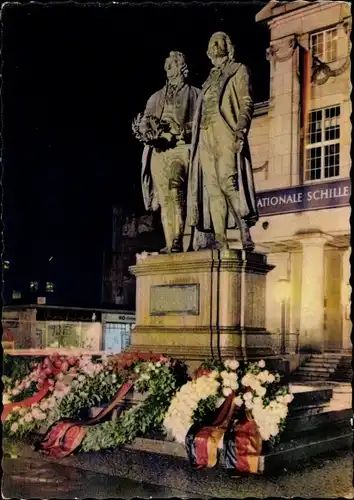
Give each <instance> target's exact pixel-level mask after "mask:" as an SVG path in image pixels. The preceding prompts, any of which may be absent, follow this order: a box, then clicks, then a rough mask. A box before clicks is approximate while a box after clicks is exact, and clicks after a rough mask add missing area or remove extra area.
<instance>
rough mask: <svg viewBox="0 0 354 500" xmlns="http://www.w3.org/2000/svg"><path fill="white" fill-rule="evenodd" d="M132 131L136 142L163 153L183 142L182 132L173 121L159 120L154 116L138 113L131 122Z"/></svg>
mask: <svg viewBox="0 0 354 500" xmlns="http://www.w3.org/2000/svg"><path fill="white" fill-rule="evenodd" d="M132 130H133V134H134V136H135V137H136V139H138V141H140V142H143V143H144V144H147V145H150V146H152V147H154V148H156V149H157V150H159V151H165V150H167V149H170V148H173V147H175V146H176V145H177V144H179V143H181V141H182V142H183V132H182V131H181V129H180V126H179V125H178V123H177V122H175V121H174V120H173V119H168V120H160V119H158V118H157V117H156V116H153V115H143V114H141V113H140V114H139V115H138V116H137V117H136V118H135V119H134V120H133V123H132Z"/></svg>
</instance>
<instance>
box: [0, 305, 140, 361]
mask: <svg viewBox="0 0 354 500" xmlns="http://www.w3.org/2000/svg"><path fill="white" fill-rule="evenodd" d="M134 324H135V314H133V313H131V312H129V311H124V310H121V311H118V310H111V309H100V308H99V309H90V308H74V307H61V306H48V305H38V304H35V305H33V304H29V305H23V306H5V308H4V310H3V315H2V326H3V331H4V332H5V334H6V335H5V336H4V339H5V342H8V341H11V344H12V345H11V349H13V350H14V351H15V352H16V353H34V352H38V353H43V352H60V353H62V354H64V353H74V352H80V353H83V352H87V353H91V354H93V353H101V352H106V353H115V354H116V353H119V352H121V351H123V350H124V349H125V348H126V347H127V346H128V345H129V343H130V335H131V330H132V328H133V327H134ZM3 347H4V348H7V344H3Z"/></svg>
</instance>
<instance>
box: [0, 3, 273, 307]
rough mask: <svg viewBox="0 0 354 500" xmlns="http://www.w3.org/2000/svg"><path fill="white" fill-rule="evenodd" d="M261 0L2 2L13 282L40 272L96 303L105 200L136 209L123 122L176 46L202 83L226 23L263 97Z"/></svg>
mask: <svg viewBox="0 0 354 500" xmlns="http://www.w3.org/2000/svg"><path fill="white" fill-rule="evenodd" d="M264 5H265V4H264V3H251V2H249V3H248V2H247V5H245V4H242V3H237V4H234V5H227V4H226V5H225V4H222V5H221V4H204V5H202V4H194V3H189V4H188V5H183V4H179V5H175V6H173V5H172V4H169V5H167V4H161V5H159V6H152V5H148V4H145V5H138V4H136V5H134V4H133V5H130V6H119V5H111V6H107V7H104V6H89V5H88V4H87V5H78V4H76V5H74V4H67V5H60V4H57V5H54V4H48V5H36V4H34V5H24V6H21V5H7V6H6V7H5V8H3V10H2V23H3V33H2V35H3V36H2V43H3V45H2V55H3V88H2V99H3V103H2V111H3V141H4V143H3V144H4V148H3V167H4V178H3V186H4V214H3V220H4V224H5V232H4V239H5V254H4V256H5V257H4V258H7V259H9V260H10V262H11V286H12V287H14V288H15V289H18V290H25V288H26V287H28V283H29V281H30V280H36V279H44V280H46V279H48V280H51V281H54V283H55V285H56V289H57V291H58V295H57V296H58V301H59V302H61V303H63V302H64V303H66V304H71V305H89V304H98V303H99V301H100V294H101V271H102V252H103V251H104V250H105V249H109V248H110V239H111V220H112V215H111V214H112V211H111V207H112V204H114V203H115V204H118V205H120V206H123V207H124V208H125V209H126V211H127V212H128V213H129V212H131V211H133V210H134V211H136V212H137V213H138V214H140V213H144V209H143V206H142V197H141V192H140V158H141V152H142V147H141V145H140V144H139V143H138V142H137V141H136V140H135V139H134V138H133V137H132V132H131V122H132V119H133V118H134V117H135V116H136V114H137V113H138V112H140V111H142V110H143V109H144V106H145V102H146V100H147V98H148V97H149V96H150V95H151V94H152V93H153V92H155V91H157V90H158V89H160V88H162V87H163V85H164V82H165V73H164V69H163V66H164V60H165V58H166V56H167V55H168V53H169V51H170V50H179V51H182V52H184V53H185V54H186V55H187V58H188V66H189V69H190V81H191V83H192V84H194V85H196V86H200V85H201V84H202V83H203V81H204V80H205V79H206V77H207V75H208V72H209V70H210V61H209V60H208V58H207V56H206V50H207V44H208V40H209V38H210V36H211V35H212V34H213V33H214V32H215V31H220V30H222V31H226V32H227V33H228V34H229V35H230V37H231V38H232V40H233V42H234V44H235V49H236V51H235V56H236V60H239V61H242V62H244V63H246V64H247V65H248V66H249V67H250V69H251V72H252V75H253V88H254V100H255V101H256V102H257V101H264V100H267V99H268V93H269V67H268V65H269V63H268V61H267V60H266V59H265V50H266V47H267V46H268V32H267V28H266V27H265V26H263V25H258V24H256V23H255V15H256V14H257V12H259V11H260V10H261V8H262V7H263V6H264ZM52 255H53V256H54V258H53V260H52V261H51V262H50V263H49V262H48V259H49V257H50V256H52ZM9 276H10V275H9ZM9 284H10V280H9Z"/></svg>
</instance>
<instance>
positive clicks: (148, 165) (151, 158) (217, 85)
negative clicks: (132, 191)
mask: <svg viewBox="0 0 354 500" xmlns="http://www.w3.org/2000/svg"><path fill="white" fill-rule="evenodd" d="M207 55H208V57H209V59H210V60H211V62H212V64H213V68H212V69H211V71H210V74H209V76H208V78H207V80H206V81H205V83H204V84H203V86H202V89H201V90H200V89H197V88H196V87H192V86H191V85H188V83H186V78H187V76H188V69H187V65H186V59H185V56H184V55H183V54H182V53H180V52H171V53H170V55H169V57H168V58H167V59H166V62H165V71H166V74H167V83H166V85H165V86H164V87H163V89H161V90H159V91H158V92H156V93H155V94H153V95H152V96H151V97H150V99H149V100H148V102H147V105H146V109H145V112H144V113H143V114H142V115H139V116H138V117H137V119H136V120H135V122H134V123H133V130H134V133H135V135H136V137H137V138H138V139H139V140H140V141H142V142H143V143H144V144H145V147H144V152H143V165H142V190H143V197H144V203H145V208H146V209H147V210H157V209H158V207H159V206H160V208H161V218H162V224H163V229H164V234H165V239H166V247H165V248H163V249H162V250H161V253H170V252H182V251H183V234H184V230H185V225H188V226H190V227H191V228H194V230H196V231H197V232H199V234H200V233H202V234H203V233H212V234H213V235H214V241H213V247H214V248H218V249H227V248H228V242H227V238H226V231H227V229H234V228H238V229H239V230H240V234H241V241H242V246H243V249H244V250H248V251H252V250H253V249H254V243H253V241H252V238H251V235H250V230H249V228H250V227H251V226H253V225H254V224H255V223H256V222H257V220H258V213H257V206H256V199H255V189H254V181H253V173H252V165H251V156H250V151H249V146H248V141H247V135H248V131H249V128H250V125H251V120H252V116H253V100H252V95H251V83H250V77H249V72H248V69H247V68H246V66H244V65H243V64H241V63H237V62H235V61H234V48H233V45H232V43H231V40H230V38H229V36H228V35H226V34H225V33H222V32H218V33H215V34H214V35H213V36H212V37H211V39H210V41H209V45H208V52H207Z"/></svg>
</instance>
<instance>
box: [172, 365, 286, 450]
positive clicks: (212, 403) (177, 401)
mask: <svg viewBox="0 0 354 500" xmlns="http://www.w3.org/2000/svg"><path fill="white" fill-rule="evenodd" d="M264 368H265V362H264V361H263V360H262V361H259V362H258V363H243V364H242V365H240V364H239V362H238V361H237V360H235V359H229V360H225V361H219V360H216V361H214V360H207V361H205V362H204V363H203V364H202V365H201V366H200V368H199V369H198V370H197V372H196V378H195V379H194V380H192V381H190V382H188V383H187V384H186V385H185V386H183V387H182V388H181V389H180V390H179V391H178V392H177V393H176V395H175V396H174V398H173V399H172V401H171V405H170V407H169V408H168V411H167V413H166V415H165V418H164V428H165V430H166V432H167V435H168V436H169V437H171V438H173V439H174V440H176V441H177V442H179V443H183V444H184V443H185V439H186V436H187V433H188V430H189V429H190V427H191V426H192V425H193V424H196V423H200V424H202V423H203V421H205V419H206V417H207V416H208V414H211V413H212V412H215V410H217V408H219V407H220V406H221V405H222V404H223V402H224V401H225V399H226V398H227V397H228V396H230V395H231V394H234V403H235V406H236V408H237V412H240V411H243V412H244V411H245V410H249V414H250V415H251V416H252V418H253V419H254V420H255V422H256V424H257V426H258V428H259V431H260V434H261V436H262V439H263V440H264V441H268V440H274V439H275V437H276V436H278V435H279V433H280V431H281V430H282V429H283V427H284V423H285V419H286V416H287V412H288V404H289V403H290V402H291V401H292V399H293V396H292V394H290V390H289V387H288V386H281V384H280V376H279V374H273V373H270V372H269V371H268V370H265V369H264ZM237 412H236V418H237Z"/></svg>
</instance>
